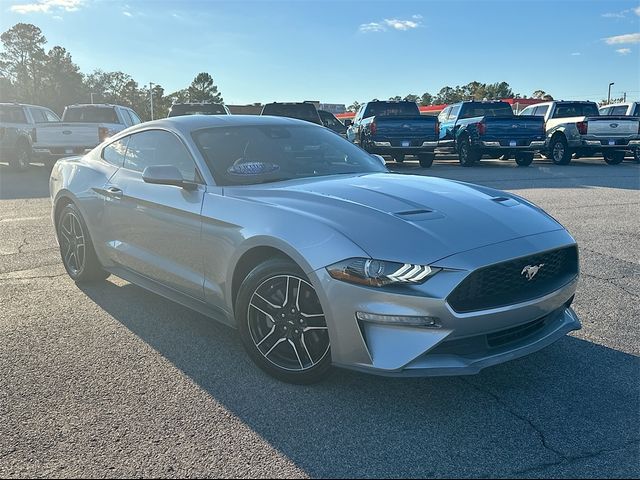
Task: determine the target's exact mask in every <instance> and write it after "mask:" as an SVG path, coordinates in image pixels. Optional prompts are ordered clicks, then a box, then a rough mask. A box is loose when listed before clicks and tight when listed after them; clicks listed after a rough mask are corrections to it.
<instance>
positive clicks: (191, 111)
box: [169, 103, 227, 117]
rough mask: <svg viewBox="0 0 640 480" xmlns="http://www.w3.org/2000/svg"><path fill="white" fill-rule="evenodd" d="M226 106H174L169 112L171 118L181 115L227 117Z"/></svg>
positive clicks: (211, 104)
mask: <svg viewBox="0 0 640 480" xmlns="http://www.w3.org/2000/svg"><path fill="white" fill-rule="evenodd" d="M226 114H227V111H226V110H225V109H224V106H222V105H220V104H216V103H203V104H196V105H173V106H172V107H171V109H170V111H169V116H170V117H177V116H179V115H226Z"/></svg>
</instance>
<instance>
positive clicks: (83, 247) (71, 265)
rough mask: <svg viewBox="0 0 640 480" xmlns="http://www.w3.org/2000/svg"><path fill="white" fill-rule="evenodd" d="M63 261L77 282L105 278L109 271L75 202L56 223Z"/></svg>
mask: <svg viewBox="0 0 640 480" xmlns="http://www.w3.org/2000/svg"><path fill="white" fill-rule="evenodd" d="M56 233H57V235H58V243H59V245H60V255H61V256H62V263H63V265H64V268H65V270H66V271H67V273H68V274H69V276H70V277H71V278H72V279H73V280H74V281H75V282H76V283H84V282H93V281H99V280H104V279H105V278H107V277H108V276H109V273H108V272H107V271H105V270H104V269H103V268H102V265H100V261H99V260H98V257H97V256H96V252H95V250H94V249H93V243H92V242H91V237H89V230H88V229H87V225H86V223H85V222H84V220H83V219H82V215H81V214H80V211H79V210H78V207H76V206H75V205H74V204H73V203H70V204H69V205H67V206H65V207H64V208H63V209H62V212H61V213H60V216H59V217H58V223H57V225H56Z"/></svg>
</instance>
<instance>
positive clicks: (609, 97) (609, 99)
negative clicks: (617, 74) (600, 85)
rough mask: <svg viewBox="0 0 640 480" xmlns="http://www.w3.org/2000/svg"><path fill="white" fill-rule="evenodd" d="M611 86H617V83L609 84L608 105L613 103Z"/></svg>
mask: <svg viewBox="0 0 640 480" xmlns="http://www.w3.org/2000/svg"><path fill="white" fill-rule="evenodd" d="M611 85H615V82H611V83H610V84H609V93H608V95H607V105H609V104H610V103H611Z"/></svg>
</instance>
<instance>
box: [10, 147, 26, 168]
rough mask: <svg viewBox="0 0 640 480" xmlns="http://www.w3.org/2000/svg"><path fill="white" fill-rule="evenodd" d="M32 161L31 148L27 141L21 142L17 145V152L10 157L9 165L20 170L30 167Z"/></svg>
mask: <svg viewBox="0 0 640 480" xmlns="http://www.w3.org/2000/svg"><path fill="white" fill-rule="evenodd" d="M30 161H31V149H30V148H29V145H27V144H25V143H19V144H18V145H17V146H16V152H15V154H14V155H13V156H12V157H10V158H9V166H10V167H11V168H12V169H14V170H18V171H24V170H26V169H27V168H29V162H30Z"/></svg>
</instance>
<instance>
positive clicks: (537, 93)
mask: <svg viewBox="0 0 640 480" xmlns="http://www.w3.org/2000/svg"><path fill="white" fill-rule="evenodd" d="M545 95H547V92H545V91H544V90H536V91H535V92H533V93H532V94H531V98H537V99H539V100H541V99H543V98H544V97H545Z"/></svg>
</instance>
